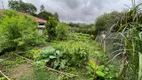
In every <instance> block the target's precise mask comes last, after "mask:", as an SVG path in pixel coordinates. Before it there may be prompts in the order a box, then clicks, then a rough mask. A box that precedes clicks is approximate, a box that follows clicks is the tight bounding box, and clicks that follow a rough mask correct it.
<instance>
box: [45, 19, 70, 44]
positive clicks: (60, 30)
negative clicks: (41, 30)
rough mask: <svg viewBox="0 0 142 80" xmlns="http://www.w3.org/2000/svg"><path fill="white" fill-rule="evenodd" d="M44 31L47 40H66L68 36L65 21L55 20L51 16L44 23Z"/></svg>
mask: <svg viewBox="0 0 142 80" xmlns="http://www.w3.org/2000/svg"><path fill="white" fill-rule="evenodd" d="M46 31H47V35H48V37H49V41H52V40H66V39H67V38H68V26H67V25H66V24H65V23H60V22H57V21H56V20H55V19H54V18H53V17H51V18H49V21H48V22H47V23H46Z"/></svg>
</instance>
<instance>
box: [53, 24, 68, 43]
mask: <svg viewBox="0 0 142 80" xmlns="http://www.w3.org/2000/svg"><path fill="white" fill-rule="evenodd" d="M68 28H69V27H68V25H67V24H65V23H58V25H57V28H56V34H57V38H56V40H67V39H68V35H69V32H68Z"/></svg>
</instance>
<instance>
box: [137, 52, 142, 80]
mask: <svg viewBox="0 0 142 80" xmlns="http://www.w3.org/2000/svg"><path fill="white" fill-rule="evenodd" d="M138 80H142V53H139V76H138Z"/></svg>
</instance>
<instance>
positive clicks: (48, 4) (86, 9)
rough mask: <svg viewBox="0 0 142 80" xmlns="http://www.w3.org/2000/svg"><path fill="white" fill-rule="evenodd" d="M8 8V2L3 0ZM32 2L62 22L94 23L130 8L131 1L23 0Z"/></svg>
mask: <svg viewBox="0 0 142 80" xmlns="http://www.w3.org/2000/svg"><path fill="white" fill-rule="evenodd" d="M1 1H3V2H4V4H5V6H6V7H7V4H8V0H1ZM23 1H24V2H30V3H32V4H34V5H36V7H37V8H38V10H39V9H40V5H42V4H43V5H44V6H45V8H46V10H47V11H49V12H52V13H55V12H57V13H58V14H59V18H60V20H61V21H66V22H82V23H94V22H95V20H96V18H97V17H98V16H100V15H102V14H104V13H106V12H111V11H113V10H116V11H122V10H123V9H124V8H127V7H126V6H125V5H124V4H126V5H128V6H130V5H131V0H23Z"/></svg>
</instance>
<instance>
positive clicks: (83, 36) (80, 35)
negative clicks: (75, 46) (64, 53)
mask: <svg viewBox="0 0 142 80" xmlns="http://www.w3.org/2000/svg"><path fill="white" fill-rule="evenodd" d="M69 40H75V41H90V40H91V36H90V35H89V34H83V33H70V35H69Z"/></svg>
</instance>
